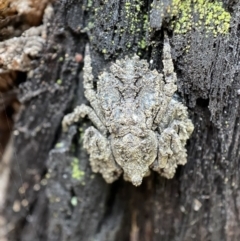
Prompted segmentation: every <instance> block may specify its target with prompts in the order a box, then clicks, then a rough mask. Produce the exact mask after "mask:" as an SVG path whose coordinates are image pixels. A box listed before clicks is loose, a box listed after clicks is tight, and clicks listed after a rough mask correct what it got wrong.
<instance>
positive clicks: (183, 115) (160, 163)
mask: <svg viewBox="0 0 240 241" xmlns="http://www.w3.org/2000/svg"><path fill="white" fill-rule="evenodd" d="M158 131H159V135H158V141H159V144H158V146H159V149H158V157H157V160H155V162H154V163H153V166H152V168H153V170H154V171H157V172H159V173H160V174H161V175H162V176H165V177H166V178H172V177H173V176H174V174H175V171H176V168H177V165H184V164H186V162H187V151H186V148H185V145H186V141H187V140H188V139H189V137H190V135H191V134H192V132H193V124H192V122H191V120H190V119H188V115H187V108H186V107H185V106H184V105H183V104H182V103H180V102H178V101H176V100H174V99H172V100H171V102H170V104H169V105H168V109H167V112H166V115H165V116H164V117H163V118H162V120H161V122H160V124H159V128H158Z"/></svg>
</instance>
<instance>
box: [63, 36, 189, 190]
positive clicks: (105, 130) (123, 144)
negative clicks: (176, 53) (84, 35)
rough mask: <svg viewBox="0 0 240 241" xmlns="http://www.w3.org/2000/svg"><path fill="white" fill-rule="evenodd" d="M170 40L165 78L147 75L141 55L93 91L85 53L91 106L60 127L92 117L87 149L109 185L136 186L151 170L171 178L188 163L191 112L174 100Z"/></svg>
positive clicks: (107, 74) (119, 64)
mask: <svg viewBox="0 0 240 241" xmlns="http://www.w3.org/2000/svg"><path fill="white" fill-rule="evenodd" d="M170 51H171V49H170V44H169V40H168V38H165V40H164V48H163V66H164V68H163V73H158V72H157V70H149V68H148V63H147V61H146V60H140V59H139V57H138V56H136V55H135V56H134V57H132V58H129V57H126V58H125V59H121V60H117V61H116V63H114V64H112V65H111V66H110V70H109V71H107V70H105V71H104V72H103V73H102V74H101V75H100V76H99V77H98V82H97V91H95V90H94V89H93V75H92V67H91V58H90V54H89V50H88V48H87V49H86V56H85V66H84V75H83V78H84V83H83V84H84V89H85V96H86V98H87V99H88V101H89V102H90V105H91V107H89V106H87V105H84V104H82V105H80V106H77V107H76V108H75V109H74V112H73V113H71V114H68V115H66V116H65V117H64V119H63V122H62V126H63V129H64V130H66V129H67V128H68V126H69V125H71V124H73V123H74V122H78V121H79V120H80V119H81V118H84V117H85V116H87V115H88V117H89V119H90V120H91V121H92V122H93V124H94V125H95V127H96V128H97V129H96V128H94V127H93V126H91V127H89V128H88V129H87V130H86V132H85V133H84V142H83V145H84V148H85V149H86V150H87V152H88V153H89V155H90V158H89V159H90V164H91V167H92V170H93V172H99V173H101V174H102V175H103V178H104V179H105V180H106V182H108V183H111V182H113V181H115V180H116V179H117V178H118V177H119V176H120V175H121V173H122V172H123V174H124V179H125V180H127V181H130V182H132V183H133V184H134V185H136V186H138V185H140V184H141V183H142V179H143V177H145V176H147V175H148V174H149V172H150V168H151V169H153V170H154V171H157V172H158V173H160V174H161V175H162V176H164V177H166V178H172V177H173V176H174V174H175V171H176V168H177V165H184V164H185V163H186V162H187V153H186V149H185V144H186V141H187V139H188V138H189V137H190V135H191V133H192V131H193V124H192V122H191V120H190V119H189V118H188V113H187V108H186V107H185V106H184V105H183V104H182V103H181V102H179V101H178V100H177V99H176V98H174V97H173V95H174V93H175V92H176V90H177V86H176V80H177V77H176V73H175V72H174V67H173V62H172V58H171V53H170Z"/></svg>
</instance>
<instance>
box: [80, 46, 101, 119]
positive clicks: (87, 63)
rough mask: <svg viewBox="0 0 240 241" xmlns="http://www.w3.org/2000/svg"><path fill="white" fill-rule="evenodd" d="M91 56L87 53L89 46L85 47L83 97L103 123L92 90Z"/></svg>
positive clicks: (97, 102)
mask: <svg viewBox="0 0 240 241" xmlns="http://www.w3.org/2000/svg"><path fill="white" fill-rule="evenodd" d="M91 62H92V61H91V55H90V51H89V45H87V46H86V49H85V58H84V67H83V87H84V90H85V91H84V95H85V97H86V99H87V100H88V101H89V102H90V104H91V106H92V107H93V109H94V111H95V112H96V114H97V116H98V118H99V119H100V120H101V121H102V122H103V123H105V118H104V116H103V113H102V111H101V109H102V108H101V106H100V105H99V101H98V98H97V94H96V92H95V90H94V86H93V79H94V77H93V74H92V66H91Z"/></svg>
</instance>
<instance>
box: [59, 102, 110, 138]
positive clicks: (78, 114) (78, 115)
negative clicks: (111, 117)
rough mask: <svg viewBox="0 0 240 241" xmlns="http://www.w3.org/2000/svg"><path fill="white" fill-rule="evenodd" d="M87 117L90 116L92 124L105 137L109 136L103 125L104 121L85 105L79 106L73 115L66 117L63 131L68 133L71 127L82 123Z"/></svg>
mask: <svg viewBox="0 0 240 241" xmlns="http://www.w3.org/2000/svg"><path fill="white" fill-rule="evenodd" d="M85 116H88V118H89V119H90V120H91V121H92V123H93V124H94V125H95V126H96V127H97V128H98V129H99V130H100V131H101V133H103V134H104V135H106V134H107V129H106V127H105V126H104V125H103V123H102V121H101V120H100V119H99V117H98V116H97V115H96V113H95V112H94V110H93V109H92V108H91V107H89V106H87V105H84V104H82V105H79V106H77V107H76V108H75V109H74V111H73V112H72V113H70V114H68V115H65V116H64V118H63V121H62V128H63V130H64V131H67V129H68V127H69V126H70V125H72V124H73V123H76V122H78V121H80V120H81V119H83V118H84V117H85Z"/></svg>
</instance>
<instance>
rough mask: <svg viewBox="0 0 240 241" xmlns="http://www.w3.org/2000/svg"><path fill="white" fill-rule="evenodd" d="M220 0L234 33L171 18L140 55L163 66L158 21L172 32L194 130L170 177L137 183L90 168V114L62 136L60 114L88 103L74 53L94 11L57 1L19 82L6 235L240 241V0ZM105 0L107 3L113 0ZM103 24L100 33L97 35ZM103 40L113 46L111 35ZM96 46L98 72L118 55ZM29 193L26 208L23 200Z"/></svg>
mask: <svg viewBox="0 0 240 241" xmlns="http://www.w3.org/2000/svg"><path fill="white" fill-rule="evenodd" d="M116 2H119V1H116ZM121 2H122V1H121ZM166 2H167V0H166ZM169 2H170V1H169ZM184 2H185V1H184ZM211 2H215V1H211ZM222 2H223V7H224V8H225V9H226V10H227V11H228V12H229V13H230V14H231V19H232V20H231V23H230V30H229V34H228V35H224V36H223V35H221V34H220V35H218V36H217V37H214V36H210V37H209V38H206V37H205V29H204V28H203V29H201V30H199V29H198V30H196V29H194V28H193V29H191V31H189V32H188V33H186V34H185V35H181V34H175V33H172V32H171V31H170V29H171V27H170V26H169V24H168V22H165V21H163V22H162V23H163V25H162V26H160V30H156V31H155V30H154V31H153V34H152V36H151V47H150V48H149V49H148V50H146V51H144V55H143V56H144V58H145V57H146V59H147V60H148V62H149V63H150V69H157V70H158V72H161V71H162V51H161V50H162V45H163V31H162V28H164V29H165V30H168V33H169V35H170V42H171V46H172V49H171V52H172V56H173V61H174V66H175V71H176V72H177V76H178V80H177V86H178V90H179V94H180V95H181V96H182V101H183V102H184V104H185V105H186V106H188V110H189V114H190V117H191V120H192V121H193V123H194V128H195V129H194V132H193V134H192V136H191V139H190V140H189V141H188V142H187V146H186V148H187V150H188V162H187V164H186V165H185V166H183V167H180V168H178V169H177V172H176V175H175V176H174V178H173V179H170V180H167V179H165V178H161V177H160V175H158V174H157V173H154V172H152V174H151V175H150V176H149V177H146V178H144V180H143V183H142V185H141V186H140V187H137V188H136V187H134V186H133V185H132V184H131V183H128V182H125V181H123V180H122V178H119V180H117V181H116V182H114V183H113V184H111V185H110V184H106V183H105V182H104V180H103V178H102V177H101V176H100V175H98V174H93V173H92V172H91V168H90V166H89V161H88V157H87V153H86V152H85V151H84V150H83V147H82V145H83V139H82V134H83V132H84V131H85V129H86V128H87V127H88V126H89V124H90V123H89V122H88V121H87V120H86V119H84V120H83V121H82V122H80V123H79V125H80V127H79V129H80V131H76V130H72V129H71V128H70V129H71V130H69V133H68V134H69V135H61V134H60V130H61V121H62V118H63V116H64V115H65V114H67V113H70V112H71V111H72V110H73V109H74V106H76V105H80V104H82V103H86V100H85V99H84V90H83V87H82V81H83V78H82V74H81V68H82V64H81V63H80V64H79V65H78V63H76V62H75V56H76V53H77V54H78V56H79V55H82V54H83V53H84V48H85V44H86V34H85V35H84V34H82V33H80V31H79V28H80V29H84V28H85V27H86V26H87V22H88V21H87V19H88V17H91V16H90V15H91V13H90V12H89V11H87V10H86V8H85V9H84V8H82V6H84V4H85V1H82V0H62V1H61V5H60V4H57V5H55V13H56V16H55V17H54V19H53V24H52V26H54V27H50V35H49V37H48V39H47V46H48V47H47V49H46V51H45V54H44V55H43V56H44V58H43V59H42V61H41V62H40V64H39V67H38V68H37V69H36V70H34V71H33V73H32V75H29V76H28V78H27V80H26V82H25V83H22V84H21V97H22V99H24V100H25V102H24V108H23V110H22V113H21V115H20V117H19V119H18V122H17V123H16V133H15V134H16V139H15V144H14V146H13V147H14V150H15V153H16V155H15V158H14V159H12V164H11V166H10V171H11V172H10V173H11V182H10V183H11V185H10V186H9V187H8V191H7V193H8V199H7V204H6V206H5V209H4V214H5V217H6V219H7V220H8V226H7V228H8V229H7V232H6V234H7V236H8V239H9V240H11V241H20V240H21V241H32V240H37V241H40V240H41V241H46V240H48V241H54V240H56V241H66V240H71V241H79V239H81V241H89V240H98V241H123V240H124V241H159V240H168V241H193V240H194V241H239V240H240V233H239V230H240V228H239V227H240V221H239V220H240V218H239V213H240V211H239V210H240V186H239V183H240V179H239V178H240V173H239V168H238V167H239V161H240V152H239V147H240V143H239V142H240V125H239V119H240V115H239V113H240V98H239V94H238V93H239V89H240V86H239V83H240V79H239V53H240V49H239V46H240V43H239V39H240V38H239V36H240V32H239V25H240V15H239V9H240V2H239V1H237V0H224V1H222ZM58 3H59V2H58ZM144 3H146V5H147V2H144ZM101 4H102V6H103V7H104V9H108V8H107V5H106V4H107V3H105V2H104V1H101ZM120 7H121V9H123V8H124V6H123V5H120ZM92 10H93V9H92ZM141 11H142V10H141ZM149 11H150V10H149V9H148V12H147V13H148V14H149ZM142 13H143V14H144V11H143V12H142ZM104 16H105V17H106V18H107V17H108V16H109V12H108V11H103V12H102V15H101V19H99V18H98V16H97V15H96V21H98V20H99V21H100V20H102V19H104ZM113 16H115V15H113ZM106 27H108V26H107V23H106ZM113 28H114V27H113ZM109 29H110V31H112V26H109ZM105 31H107V28H106V29H105ZM105 31H103V32H102V35H101V34H99V37H102V40H101V41H103V39H104V37H105V36H106V35H105ZM171 34H172V35H171ZM90 37H91V36H90ZM118 37H119V39H122V40H123V45H122V46H125V45H124V44H126V45H127V42H124V39H123V38H121V36H120V34H118V33H117V34H116V38H118ZM105 41H106V45H107V46H109V48H111V47H112V45H111V39H110V38H109V41H108V40H106V39H105ZM133 41H134V46H138V42H135V40H133ZM186 47H188V51H186ZM189 47H190V48H189ZM95 49H96V48H95V47H94V48H93V49H92V66H93V75H94V77H95V79H96V77H97V76H99V74H100V72H102V71H103V69H105V68H106V67H107V64H110V62H114V60H113V59H109V60H107V61H105V60H104V56H103V54H102V53H100V52H101V51H99V52H98V51H95ZM131 50H132V49H131ZM121 51H122V52H121ZM129 52H133V53H136V51H135V50H132V51H128V50H127V47H126V48H123V49H122V50H119V53H120V54H121V55H123V56H125V55H129ZM79 59H80V58H79ZM151 59H152V60H153V62H150V60H151ZM78 72H80V74H79V75H78ZM59 80H61V81H62V82H61V81H59ZM58 83H61V84H60V85H59V84H58ZM94 84H95V82H94ZM73 93H74V94H73ZM29 113H31V114H29ZM40 127H42V128H40ZM72 128H74V127H72ZM18 130H19V132H17V131H18ZM17 134H18V135H17ZM71 138H72V139H71ZM70 139H71V140H70ZM61 143H63V144H64V145H63V148H65V149H64V151H63V150H62V149H61ZM67 143H68V144H67ZM71 143H72V144H71ZM50 151H51V154H50V155H49V156H48V153H49V152H50ZM47 160H48V161H47ZM76 160H77V161H76ZM76 163H77V164H76ZM76 167H77V168H78V169H79V170H77V171H76ZM47 169H48V170H49V172H48V173H47ZM46 173H47V174H46ZM83 173H84V175H83ZM76 177H77V178H76ZM35 185H36V186H35ZM46 186H47V190H48V191H47V197H48V198H46V191H45V190H46V189H45V187H46ZM21 187H22V188H21ZM38 187H40V190H39V189H38ZM24 191H25V192H24ZM23 192H24V193H23ZM26 200H27V201H28V206H23V204H24V205H26ZM19 207H20V211H17V210H18V209H17V208H19ZM96 207H97V208H96ZM36 227H37V228H36Z"/></svg>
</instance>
